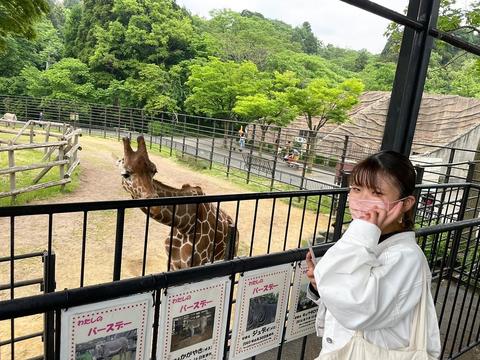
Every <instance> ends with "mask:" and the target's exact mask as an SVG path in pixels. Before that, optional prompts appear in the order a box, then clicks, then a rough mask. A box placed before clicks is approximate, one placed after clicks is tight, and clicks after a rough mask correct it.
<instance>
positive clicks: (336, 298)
mask: <svg viewBox="0 0 480 360" xmlns="http://www.w3.org/2000/svg"><path fill="white" fill-rule="evenodd" d="M380 234H381V232H380V229H379V228H378V227H377V226H376V225H374V224H371V223H369V222H367V221H364V220H354V221H352V223H351V224H350V226H349V227H348V229H347V231H346V232H345V234H344V235H343V237H342V238H341V239H340V240H339V241H338V242H337V243H336V244H335V245H334V246H332V247H331V248H330V249H329V250H328V251H327V253H326V254H325V255H324V256H323V257H322V258H321V260H320V261H319V262H318V264H317V266H316V267H315V271H314V274H315V281H316V283H317V288H318V293H319V295H320V298H318V297H316V296H314V295H313V294H311V293H310V294H309V295H310V297H311V298H312V300H314V301H315V302H316V303H317V304H318V305H319V310H318V314H317V320H316V328H317V335H318V336H323V339H322V351H321V353H322V354H323V353H327V352H331V351H334V350H337V349H340V348H342V347H343V346H344V345H345V344H346V343H347V342H348V341H349V340H350V339H351V337H352V336H353V334H354V330H357V329H361V330H364V336H365V338H366V339H367V340H368V341H369V342H371V343H373V344H376V345H378V346H381V347H384V348H387V349H398V348H403V347H407V346H408V345H409V341H410V326H411V323H412V319H413V313H414V310H415V307H416V305H417V304H418V302H419V301H420V297H421V294H422V266H427V269H428V264H427V260H426V258H425V255H424V254H423V252H422V250H421V249H420V247H419V246H418V245H417V243H416V241H415V233H414V232H413V231H408V232H402V233H398V234H395V235H392V236H391V237H389V238H387V239H386V240H384V241H383V242H381V243H380V244H378V241H379V238H380ZM427 274H428V279H427V280H428V282H429V285H430V283H431V273H430V271H428V270H427ZM427 329H428V339H427V351H428V353H429V354H430V355H431V356H433V357H435V358H438V357H439V356H440V348H441V344H440V332H439V329H438V322H437V315H436V312H435V306H434V304H433V299H432V294H431V291H430V286H428V299H427Z"/></svg>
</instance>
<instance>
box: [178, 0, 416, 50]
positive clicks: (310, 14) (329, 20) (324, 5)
mask: <svg viewBox="0 0 480 360" xmlns="http://www.w3.org/2000/svg"><path fill="white" fill-rule="evenodd" d="M374 2H376V3H377V4H380V5H383V6H386V7H388V8H390V9H392V10H395V11H398V12H400V13H403V10H404V9H405V8H406V7H407V5H408V0H375V1H374ZM176 3H177V4H179V5H182V6H184V7H185V8H187V9H188V10H189V11H190V12H191V13H192V14H194V15H199V16H202V17H205V18H207V19H208V18H209V12H210V11H211V10H213V9H231V10H234V11H238V12H241V11H242V10H244V9H248V10H250V11H255V12H259V13H261V14H263V15H264V16H265V17H267V18H270V19H276V20H281V21H283V22H285V23H287V24H290V25H292V26H300V25H301V24H302V23H303V22H305V21H308V22H309V23H310V25H311V26H312V31H313V33H314V34H315V36H316V37H317V38H318V39H319V40H320V41H322V42H323V43H324V44H325V45H326V44H333V45H335V46H337V47H341V48H347V49H353V50H361V49H367V50H368V51H370V52H371V53H374V54H378V53H380V52H381V51H382V49H383V47H384V45H385V42H386V38H385V37H384V36H383V34H384V32H385V30H386V28H387V25H388V24H389V21H388V20H385V19H383V18H381V17H379V16H376V15H373V14H370V13H368V12H367V11H364V10H361V9H358V8H356V7H354V6H352V5H349V4H346V3H344V2H342V1H340V0H176Z"/></svg>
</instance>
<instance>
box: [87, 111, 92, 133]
mask: <svg viewBox="0 0 480 360" xmlns="http://www.w3.org/2000/svg"><path fill="white" fill-rule="evenodd" d="M88 117H89V120H88V135H92V107H91V106H90V111H89V116H88Z"/></svg>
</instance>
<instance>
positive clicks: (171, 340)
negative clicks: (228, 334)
mask: <svg viewBox="0 0 480 360" xmlns="http://www.w3.org/2000/svg"><path fill="white" fill-rule="evenodd" d="M229 295H230V279H229V278H228V277H221V278H216V279H212V280H207V281H202V282H198V283H192V284H187V285H182V286H175V287H171V288H168V289H167V293H166V295H165V296H164V298H163V300H162V304H161V307H160V321H159V323H160V324H162V327H161V331H159V337H158V346H157V359H159V360H160V359H161V360H166V359H170V360H207V359H221V358H222V356H223V345H224V341H225V327H226V322H227V314H228V303H229V302H228V297H229Z"/></svg>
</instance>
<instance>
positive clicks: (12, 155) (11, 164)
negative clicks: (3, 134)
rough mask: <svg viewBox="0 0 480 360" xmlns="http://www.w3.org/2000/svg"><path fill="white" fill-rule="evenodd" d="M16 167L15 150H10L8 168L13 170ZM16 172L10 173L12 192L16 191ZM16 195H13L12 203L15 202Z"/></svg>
mask: <svg viewBox="0 0 480 360" xmlns="http://www.w3.org/2000/svg"><path fill="white" fill-rule="evenodd" d="M14 166H15V152H14V150H8V167H10V168H12V167H14ZM15 176H16V175H15V172H11V173H10V191H11V192H13V191H15V182H16V180H15ZM15 198H16V197H15V195H12V198H11V203H12V204H13V203H14V202H15Z"/></svg>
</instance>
